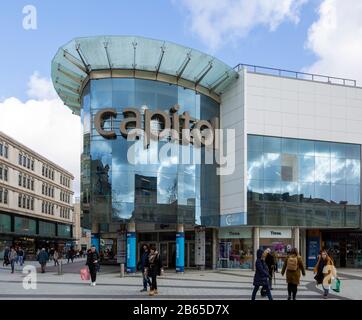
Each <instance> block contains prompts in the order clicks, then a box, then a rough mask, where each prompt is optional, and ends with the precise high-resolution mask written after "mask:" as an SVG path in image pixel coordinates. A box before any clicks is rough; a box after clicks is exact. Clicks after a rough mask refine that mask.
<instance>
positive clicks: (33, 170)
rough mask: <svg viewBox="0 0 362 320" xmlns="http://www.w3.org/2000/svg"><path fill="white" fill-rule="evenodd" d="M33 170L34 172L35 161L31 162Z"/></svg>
mask: <svg viewBox="0 0 362 320" xmlns="http://www.w3.org/2000/svg"><path fill="white" fill-rule="evenodd" d="M31 170H33V171H34V160H31Z"/></svg>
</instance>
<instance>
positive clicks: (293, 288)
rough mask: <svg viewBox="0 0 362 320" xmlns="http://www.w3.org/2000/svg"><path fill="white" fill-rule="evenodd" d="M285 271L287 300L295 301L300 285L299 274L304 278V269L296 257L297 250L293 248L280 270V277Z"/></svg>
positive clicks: (300, 258) (298, 256)
mask: <svg viewBox="0 0 362 320" xmlns="http://www.w3.org/2000/svg"><path fill="white" fill-rule="evenodd" d="M285 271H287V284H288V300H291V299H292V295H293V300H296V296H297V291H298V286H299V284H300V274H301V273H302V274H303V276H304V277H305V268H304V265H303V261H302V257H301V256H300V255H298V249H297V248H293V249H292V250H291V251H290V255H289V256H288V257H287V258H286V259H285V261H284V265H283V268H282V272H281V274H282V276H284V273H285Z"/></svg>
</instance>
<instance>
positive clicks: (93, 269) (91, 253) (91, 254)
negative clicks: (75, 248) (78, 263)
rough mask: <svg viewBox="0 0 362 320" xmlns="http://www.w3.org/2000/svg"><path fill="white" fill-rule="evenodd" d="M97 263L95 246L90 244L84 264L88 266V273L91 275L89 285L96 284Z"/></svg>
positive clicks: (97, 257) (97, 256)
mask: <svg viewBox="0 0 362 320" xmlns="http://www.w3.org/2000/svg"><path fill="white" fill-rule="evenodd" d="M98 264H99V255H98V252H97V251H96V247H95V246H92V247H91V248H90V249H89V250H88V253H87V262H86V265H87V266H88V268H89V273H90V275H91V281H92V282H91V286H93V287H94V286H95V285H96V278H97V269H98Z"/></svg>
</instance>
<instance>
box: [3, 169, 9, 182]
mask: <svg viewBox="0 0 362 320" xmlns="http://www.w3.org/2000/svg"><path fill="white" fill-rule="evenodd" d="M4 180H5V181H8V168H6V167H5V168H4Z"/></svg>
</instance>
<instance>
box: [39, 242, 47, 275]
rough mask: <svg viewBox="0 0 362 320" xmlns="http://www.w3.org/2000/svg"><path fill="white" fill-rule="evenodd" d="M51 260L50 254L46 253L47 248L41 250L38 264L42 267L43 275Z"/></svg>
mask: <svg viewBox="0 0 362 320" xmlns="http://www.w3.org/2000/svg"><path fill="white" fill-rule="evenodd" d="M48 260H49V255H48V252H46V251H45V248H43V249H41V250H40V252H39V254H38V262H39V263H40V266H41V273H45V267H46V264H47V262H48Z"/></svg>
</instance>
